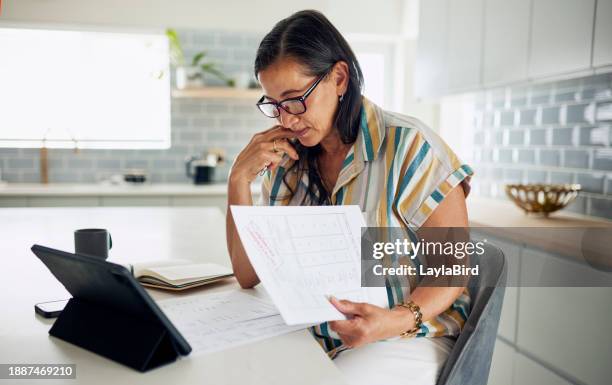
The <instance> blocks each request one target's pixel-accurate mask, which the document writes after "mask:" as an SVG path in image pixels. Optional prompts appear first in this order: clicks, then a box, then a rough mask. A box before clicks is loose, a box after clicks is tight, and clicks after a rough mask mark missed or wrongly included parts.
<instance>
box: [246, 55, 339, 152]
mask: <svg viewBox="0 0 612 385" xmlns="http://www.w3.org/2000/svg"><path fill="white" fill-rule="evenodd" d="M344 66H346V65H345V64H344V63H343V62H339V63H337V64H336V65H335V66H334V69H333V70H332V71H331V73H330V75H331V76H326V77H325V78H323V80H322V81H321V82H320V83H319V84H318V85H317V86H316V88H315V89H314V90H313V91H312V92H311V93H310V95H308V97H307V98H306V102H305V103H306V112H304V113H303V114H300V115H292V114H290V113H288V112H287V111H285V110H283V109H282V108H280V109H279V110H280V116H278V118H277V119H278V121H279V123H280V124H281V125H282V126H283V127H285V128H288V129H290V130H292V131H293V132H295V133H297V134H298V137H297V138H298V140H299V141H300V143H302V145H304V146H307V147H311V146H315V145H317V144H319V143H320V142H321V140H323V139H324V138H326V137H327V136H328V135H329V134H330V133H331V132H332V129H333V122H334V118H335V116H336V110H337V108H338V96H339V95H342V94H343V93H344V90H346V84H345V83H347V77H346V76H343V74H342V71H343V69H344V68H343V67H344ZM339 67H340V68H339ZM306 72H307V71H306V70H305V68H304V67H303V66H302V65H301V64H299V63H298V62H296V61H295V60H293V59H289V58H283V59H279V60H277V61H275V62H274V63H273V64H272V65H270V66H268V67H267V68H266V69H264V70H262V71H260V72H259V73H258V78H259V82H260V83H261V86H262V88H263V91H264V95H265V98H264V101H272V102H280V101H282V100H284V99H287V98H293V97H299V96H302V95H303V94H304V93H305V92H306V91H307V90H308V88H309V87H310V86H312V85H313V84H314V82H316V81H317V79H318V77H316V76H308V75H306Z"/></svg>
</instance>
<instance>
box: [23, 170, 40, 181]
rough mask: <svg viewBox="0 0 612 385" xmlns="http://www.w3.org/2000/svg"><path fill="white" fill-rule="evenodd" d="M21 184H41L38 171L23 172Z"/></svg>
mask: <svg viewBox="0 0 612 385" xmlns="http://www.w3.org/2000/svg"><path fill="white" fill-rule="evenodd" d="M21 182H22V183H39V182H41V179H40V173H39V172H38V171H24V172H22V173H21Z"/></svg>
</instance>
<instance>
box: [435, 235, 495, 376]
mask: <svg viewBox="0 0 612 385" xmlns="http://www.w3.org/2000/svg"><path fill="white" fill-rule="evenodd" d="M484 249H485V252H484V253H483V255H481V256H480V257H479V256H477V255H473V256H471V257H470V258H471V261H470V262H471V265H472V266H474V265H475V264H476V263H479V264H480V267H479V269H480V271H479V275H478V276H473V277H472V278H470V282H469V284H468V290H469V292H470V298H471V311H470V315H469V316H468V319H467V321H466V323H465V325H464V327H463V330H462V331H461V334H460V335H459V337H458V338H457V341H456V342H455V345H454V346H453V349H452V350H451V352H450V354H449V356H448V358H447V360H446V363H445V364H444V366H443V367H442V370H441V371H440V375H439V377H438V381H437V383H436V384H437V385H467V384H469V385H484V384H486V383H487V381H488V379H489V369H490V367H491V358H492V356H493V348H494V346H495V339H496V336H497V326H498V324H499V316H500V313H501V307H502V303H503V300H504V291H505V283H506V275H507V267H506V260H505V257H504V254H503V252H502V251H501V250H500V249H499V248H497V247H496V246H493V245H491V244H488V243H485V246H484Z"/></svg>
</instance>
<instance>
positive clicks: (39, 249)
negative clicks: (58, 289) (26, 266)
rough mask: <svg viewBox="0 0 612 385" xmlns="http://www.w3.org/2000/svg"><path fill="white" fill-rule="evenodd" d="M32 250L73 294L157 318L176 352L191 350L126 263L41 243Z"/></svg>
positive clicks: (185, 353)
mask: <svg viewBox="0 0 612 385" xmlns="http://www.w3.org/2000/svg"><path fill="white" fill-rule="evenodd" d="M32 252H33V253H34V254H35V255H36V256H37V257H38V258H39V259H40V260H41V261H42V262H43V263H44V264H45V265H46V266H47V268H49V270H50V271H51V273H52V274H53V275H54V276H55V278H57V280H58V281H60V282H61V284H62V285H64V287H65V288H66V290H68V292H69V293H70V294H72V296H73V298H76V299H78V300H82V301H86V302H88V303H90V304H93V305H96V304H98V305H100V307H101V308H105V309H113V310H116V311H120V312H124V313H126V314H130V315H133V316H135V317H139V318H142V319H145V320H151V321H153V322H158V323H159V324H161V325H162V326H163V327H164V328H165V329H166V331H167V332H168V335H169V337H170V339H171V341H172V343H173V345H174V346H175V347H176V350H177V352H178V353H179V354H181V355H187V354H189V353H190V352H191V346H189V343H188V342H187V341H186V340H185V338H184V337H183V336H182V335H181V333H179V331H178V330H177V329H176V328H175V327H174V325H173V324H172V322H170V320H169V319H168V318H167V317H166V315H165V314H164V313H163V312H162V310H161V309H160V308H159V307H158V306H157V304H156V303H155V301H153V299H152V298H151V296H149V294H148V293H147V292H146V291H145V290H144V289H143V287H142V286H141V285H140V284H139V283H138V281H136V279H135V278H134V277H133V276H132V274H131V273H130V272H129V271H128V270H127V269H126V268H125V267H123V266H121V265H117V264H115V263H111V262H107V261H105V260H103V259H100V258H96V257H91V256H87V255H79V254H71V253H67V252H65V251H61V250H55V249H52V248H49V247H45V246H40V245H34V246H32Z"/></svg>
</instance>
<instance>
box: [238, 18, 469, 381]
mask: <svg viewBox="0 0 612 385" xmlns="http://www.w3.org/2000/svg"><path fill="white" fill-rule="evenodd" d="M255 74H256V76H257V78H258V80H259V82H260V83H261V86H262V88H263V92H264V96H263V97H262V98H261V100H260V101H259V102H258V103H257V105H258V107H259V109H260V110H261V112H263V113H264V114H265V115H266V116H268V117H270V118H274V119H276V121H277V123H278V124H277V125H275V126H273V127H272V128H270V129H268V130H266V131H263V132H260V133H258V134H256V135H255V136H254V137H253V138H252V139H251V141H250V142H249V143H248V145H247V146H246V147H245V148H244V149H243V150H242V152H241V153H240V154H239V155H238V156H237V158H236V160H235V162H234V164H233V166H232V169H231V171H230V176H229V187H228V189H229V190H228V194H229V196H228V204H229V205H253V201H252V198H251V193H250V184H251V183H252V182H253V180H255V179H256V178H257V176H258V175H259V174H264V178H263V184H262V201H261V203H262V204H264V205H326V204H332V205H339V204H357V205H360V207H361V210H362V211H364V212H365V213H366V216H367V218H366V219H367V222H368V225H369V226H379V227H384V226H389V227H391V226H393V227H403V228H405V229H407V230H408V231H418V229H419V228H421V227H442V226H444V227H467V211H466V206H465V197H466V196H467V194H468V193H469V184H468V182H469V179H470V176H471V175H472V170H471V169H470V168H469V167H468V166H467V165H463V164H461V162H460V161H459V160H458V158H457V157H456V156H455V154H454V153H453V152H452V150H450V149H449V148H448V146H447V145H446V144H445V143H444V142H443V141H442V140H441V139H440V138H439V137H438V136H437V135H436V134H435V133H434V132H433V131H431V130H430V129H429V128H428V127H426V126H425V125H423V123H421V122H420V121H418V120H416V119H414V118H411V117H408V116H403V115H399V114H393V113H390V112H386V111H383V110H382V109H380V108H379V107H378V106H376V105H375V104H373V103H372V102H370V101H369V100H367V99H366V98H365V97H363V96H362V95H361V88H362V83H363V78H362V73H361V69H360V67H359V63H358V62H357V60H356V58H355V55H354V54H353V52H352V50H351V48H350V47H349V45H348V44H347V42H346V41H345V39H344V38H343V37H342V35H340V33H339V32H338V31H337V30H336V28H335V27H334V26H333V25H332V24H331V23H330V22H329V21H328V20H327V19H326V18H325V16H323V15H322V14H321V13H319V12H316V11H301V12H297V13H296V14H294V15H292V16H290V17H288V18H286V19H284V20H281V21H280V22H279V23H277V24H276V26H275V27H274V28H273V29H272V31H270V32H269V33H268V34H267V35H266V36H265V37H264V38H263V40H262V42H261V44H260V46H259V49H258V51H257V57H256V59H255ZM460 186H461V187H460ZM227 242H228V249H229V253H230V256H231V259H232V265H233V269H234V273H235V276H236V278H237V280H238V282H239V283H240V285H241V286H242V287H243V288H250V287H253V286H255V285H256V284H257V283H259V279H258V277H257V274H256V273H255V271H254V270H253V267H252V266H251V264H250V262H249V260H248V258H247V256H246V255H245V251H244V249H243V247H242V244H241V243H240V239H239V236H238V234H237V232H236V228H235V226H234V222H233V220H232V216H231V213H230V210H229V209H228V211H227ZM404 283H405V282H404ZM413 286H414V285H413ZM387 293H388V298H389V308H382V307H378V306H375V305H371V304H366V303H354V302H350V301H344V300H343V301H338V300H336V299H331V301H332V303H333V304H334V306H336V307H337V308H338V310H340V311H341V312H342V313H344V314H346V315H349V316H350V317H349V319H348V320H346V321H332V322H326V323H324V324H321V325H318V326H316V327H313V328H311V332H312V333H313V335H314V336H315V338H316V339H317V341H318V342H319V343H320V344H321V346H322V347H323V348H324V349H325V350H326V351H327V352H328V354H329V355H330V357H332V358H334V362H336V363H337V365H338V367H339V368H340V369H341V370H343V371H344V372H345V374H346V376H347V377H348V379H349V382H350V383H355V384H361V383H363V384H373V383H387V384H395V383H406V382H410V383H423V384H434V383H435V381H436V378H437V374H438V372H439V370H440V368H441V366H442V365H443V363H444V361H445V359H446V357H447V355H448V353H449V350H450V348H451V347H452V343H453V341H454V338H453V337H455V336H457V335H458V333H459V332H460V330H461V327H462V326H463V323H464V321H465V319H466V317H467V314H468V313H469V296H468V294H467V291H466V290H465V288H463V287H424V286H417V287H412V288H411V287H410V284H402V282H399V280H397V279H396V280H394V281H393V282H390V283H389V284H388V285H387ZM402 334H403V335H404V336H405V335H411V336H413V335H416V337H418V338H401V339H400V338H396V337H398V336H400V335H402ZM421 337H426V338H421Z"/></svg>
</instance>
